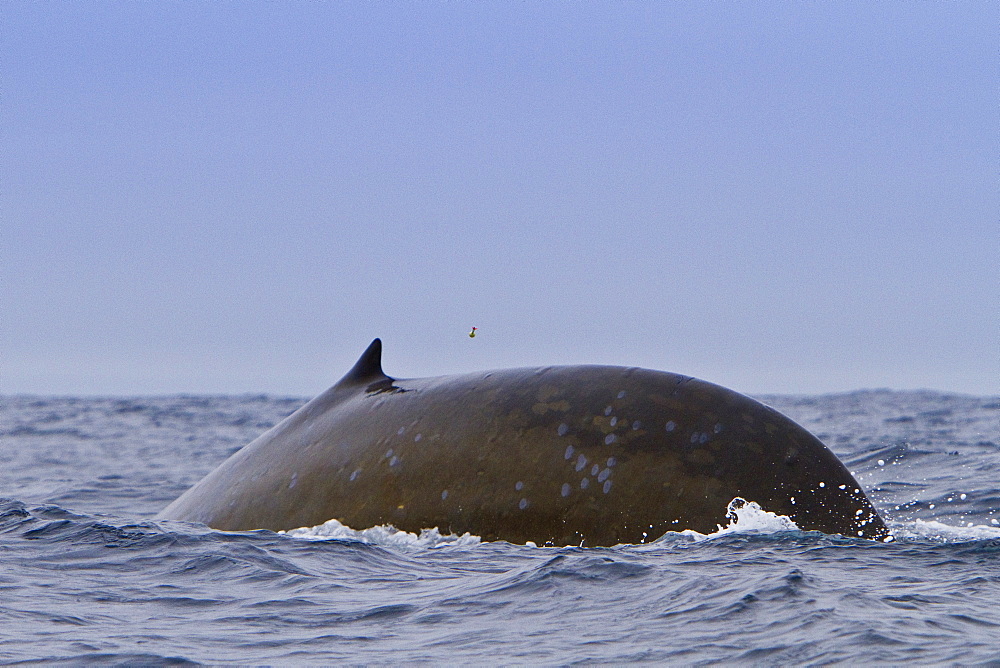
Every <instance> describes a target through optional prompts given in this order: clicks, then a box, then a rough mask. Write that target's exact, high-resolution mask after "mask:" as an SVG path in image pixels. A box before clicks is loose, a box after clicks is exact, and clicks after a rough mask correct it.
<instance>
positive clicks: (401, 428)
mask: <svg viewBox="0 0 1000 668" xmlns="http://www.w3.org/2000/svg"><path fill="white" fill-rule="evenodd" d="M405 431H406V427H400V428H399V429H397V430H396V436H402V435H403V432H405Z"/></svg>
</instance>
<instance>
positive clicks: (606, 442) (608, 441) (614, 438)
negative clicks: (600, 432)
mask: <svg viewBox="0 0 1000 668" xmlns="http://www.w3.org/2000/svg"><path fill="white" fill-rule="evenodd" d="M617 440H618V437H617V436H615V435H614V434H608V435H607V436H605V437H604V445H611V444H612V443H614V442H615V441H617Z"/></svg>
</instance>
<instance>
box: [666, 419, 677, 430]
mask: <svg viewBox="0 0 1000 668" xmlns="http://www.w3.org/2000/svg"><path fill="white" fill-rule="evenodd" d="M674 429H677V423H676V422H674V421H673V420H671V421H670V422H668V423H667V431H673V430H674Z"/></svg>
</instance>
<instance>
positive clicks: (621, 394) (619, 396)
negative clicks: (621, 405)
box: [618, 390, 625, 399]
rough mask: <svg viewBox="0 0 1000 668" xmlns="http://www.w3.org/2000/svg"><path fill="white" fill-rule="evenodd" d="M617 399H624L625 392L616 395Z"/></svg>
mask: <svg viewBox="0 0 1000 668" xmlns="http://www.w3.org/2000/svg"><path fill="white" fill-rule="evenodd" d="M618 398H619V399H624V398H625V390H622V391H621V392H619V393H618Z"/></svg>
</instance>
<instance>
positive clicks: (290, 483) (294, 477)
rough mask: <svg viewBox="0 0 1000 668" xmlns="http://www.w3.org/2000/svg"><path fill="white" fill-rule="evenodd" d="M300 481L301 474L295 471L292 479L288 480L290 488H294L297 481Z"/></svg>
mask: <svg viewBox="0 0 1000 668" xmlns="http://www.w3.org/2000/svg"><path fill="white" fill-rule="evenodd" d="M298 481H299V474H298V473H293V474H292V479H291V480H290V481H289V482H288V489H292V488H293V487H295V483H297V482H298Z"/></svg>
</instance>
